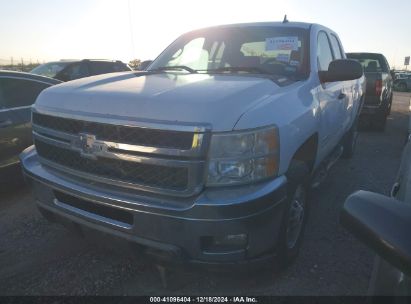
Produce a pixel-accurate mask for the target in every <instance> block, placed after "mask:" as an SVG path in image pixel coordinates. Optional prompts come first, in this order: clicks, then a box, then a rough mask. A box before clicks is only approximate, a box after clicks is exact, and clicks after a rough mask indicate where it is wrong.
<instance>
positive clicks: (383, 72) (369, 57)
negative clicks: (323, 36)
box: [347, 53, 393, 131]
mask: <svg viewBox="0 0 411 304" xmlns="http://www.w3.org/2000/svg"><path fill="white" fill-rule="evenodd" d="M347 57H348V58H351V59H355V60H357V61H358V62H360V63H361V65H362V66H363V67H364V74H365V78H366V80H367V89H366V95H365V101H364V107H363V109H362V112H361V114H363V116H367V117H368V118H371V122H372V123H373V125H374V127H375V129H377V130H379V131H384V129H385V124H386V121H387V116H388V115H389V114H390V112H391V105H392V96H393V95H392V93H393V91H392V90H393V79H392V77H391V73H390V66H389V64H388V62H387V59H386V58H385V57H384V55H382V54H377V53H347Z"/></svg>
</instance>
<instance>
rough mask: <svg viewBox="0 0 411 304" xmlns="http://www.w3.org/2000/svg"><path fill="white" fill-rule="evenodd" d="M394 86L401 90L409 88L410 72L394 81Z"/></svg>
mask: <svg viewBox="0 0 411 304" xmlns="http://www.w3.org/2000/svg"><path fill="white" fill-rule="evenodd" d="M394 87H395V88H396V89H398V90H400V91H402V92H405V91H408V90H409V89H411V74H405V75H403V76H402V77H401V78H398V79H396V80H395V81H394Z"/></svg>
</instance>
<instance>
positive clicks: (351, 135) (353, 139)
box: [342, 119, 358, 159]
mask: <svg viewBox="0 0 411 304" xmlns="http://www.w3.org/2000/svg"><path fill="white" fill-rule="evenodd" d="M357 127H358V119H356V120H355V122H354V124H353V125H352V127H351V128H350V130H349V131H348V132H347V134H346V135H345V138H344V141H343V154H342V157H343V158H347V159H348V158H352V157H353V156H354V152H355V148H356V146H357V138H358V130H357Z"/></svg>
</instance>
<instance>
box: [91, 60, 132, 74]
mask: <svg viewBox="0 0 411 304" xmlns="http://www.w3.org/2000/svg"><path fill="white" fill-rule="evenodd" d="M88 64H89V66H90V75H100V74H106V73H115V72H124V71H130V69H129V68H128V67H127V66H126V65H125V64H124V63H122V62H110V61H107V62H105V61H90V62H89V63H88Z"/></svg>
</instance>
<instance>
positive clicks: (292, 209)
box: [279, 170, 308, 269]
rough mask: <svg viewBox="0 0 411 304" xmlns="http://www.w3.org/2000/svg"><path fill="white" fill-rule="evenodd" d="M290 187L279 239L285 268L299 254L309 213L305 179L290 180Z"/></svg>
mask: <svg viewBox="0 0 411 304" xmlns="http://www.w3.org/2000/svg"><path fill="white" fill-rule="evenodd" d="M307 172H308V170H307ZM288 188H289V189H288V197H289V199H288V201H287V207H286V210H285V212H284V216H283V220H282V225H281V232H280V240H279V263H280V268H283V269H284V268H286V267H287V266H288V265H290V264H291V263H292V262H293V261H294V260H295V259H296V257H297V256H298V253H299V250H300V247H301V243H302V239H303V235H304V230H305V224H306V221H307V215H308V201H307V186H306V182H304V179H301V181H299V182H293V181H290V184H289V186H288Z"/></svg>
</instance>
